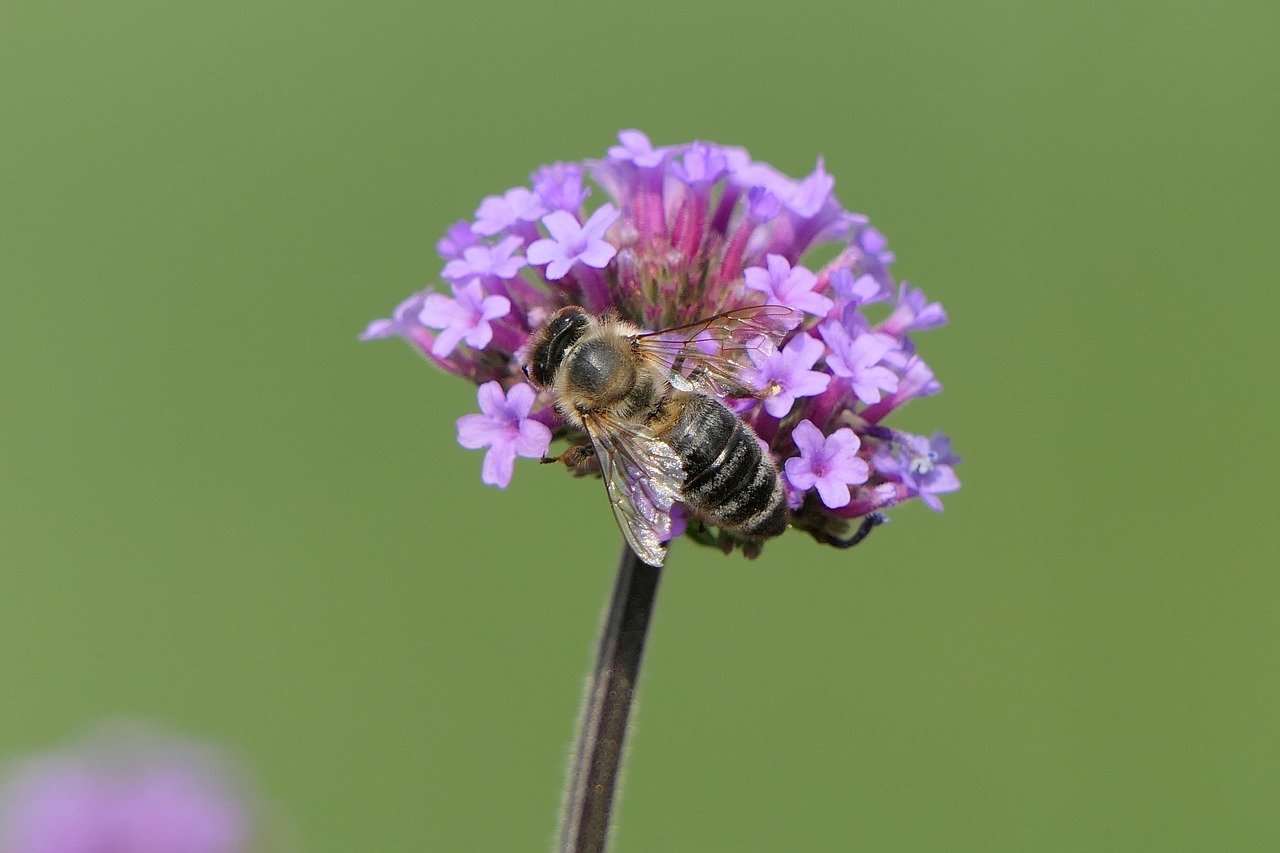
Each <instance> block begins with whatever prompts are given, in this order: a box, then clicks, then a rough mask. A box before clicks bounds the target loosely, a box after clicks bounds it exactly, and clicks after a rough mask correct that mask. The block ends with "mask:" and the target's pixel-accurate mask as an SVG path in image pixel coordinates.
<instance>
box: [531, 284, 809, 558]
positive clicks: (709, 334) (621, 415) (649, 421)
mask: <svg viewBox="0 0 1280 853" xmlns="http://www.w3.org/2000/svg"><path fill="white" fill-rule="evenodd" d="M798 319H799V315H798V314H797V313H796V312H794V311H793V310H792V309H790V308H785V307H783V306H779V305H761V306H756V307H753V308H741V309H738V310H736V311H728V312H725V313H723V314H717V315H715V316H714V317H708V318H706V319H704V320H699V321H697V322H695V323H691V324H689V325H686V326H680V327H677V328H672V329H665V330H662V331H658V332H644V331H643V330H641V329H640V328H638V327H636V326H634V325H632V324H630V323H627V322H624V321H622V320H619V319H617V318H615V317H613V316H612V315H603V316H596V315H592V314H589V313H587V312H586V311H585V310H584V309H582V308H580V307H578V306H574V305H571V306H569V307H567V308H562V309H561V310H560V311H558V312H557V313H556V314H554V315H553V316H552V317H551V318H550V319H549V320H548V321H547V322H546V323H545V324H544V325H543V326H542V327H541V328H540V329H538V330H537V331H536V332H535V333H534V335H533V337H532V338H531V339H530V343H529V346H528V348H527V350H526V355H527V358H526V362H527V363H526V364H525V366H524V372H525V374H526V375H527V376H528V377H529V379H530V380H531V381H532V382H533V384H534V385H536V386H537V387H538V388H540V389H543V390H545V391H547V392H549V393H550V394H551V396H552V397H553V398H554V400H555V404H556V409H557V410H558V411H559V412H560V414H561V416H563V417H564V419H565V420H566V421H567V422H568V423H569V424H571V425H573V426H575V427H579V428H581V429H582V430H584V431H585V432H586V434H587V435H588V437H589V438H590V444H585V443H584V444H582V445H578V446H576V447H571V448H570V449H569V450H567V451H565V453H563V454H562V455H561V456H559V457H556V458H557V459H559V460H560V461H563V462H565V464H567V465H569V466H570V467H574V468H577V469H578V470H580V471H581V470H583V469H584V468H586V467H587V466H588V465H591V464H594V463H598V464H599V467H600V472H601V474H602V475H603V477H604V482H605V488H606V490H607V491H608V494H609V504H610V506H611V507H612V509H613V515H614V518H615V519H616V520H617V522H618V527H619V528H621V530H622V533H623V535H624V536H625V537H626V539H627V542H628V543H629V544H630V546H631V548H632V550H634V551H635V553H636V555H637V556H639V557H640V559H642V560H644V561H645V562H646V563H648V564H650V565H652V566H661V565H662V563H663V560H664V559H665V558H666V543H667V540H668V539H670V538H671V537H670V532H671V518H670V512H671V507H672V505H673V504H674V503H675V502H677V501H680V502H682V503H683V504H684V506H685V507H686V508H687V509H688V511H689V512H690V514H692V515H693V516H695V517H696V518H698V519H699V520H701V521H702V522H704V523H706V524H708V525H713V526H718V527H720V528H722V529H723V530H725V531H728V532H729V533H732V534H734V535H735V536H737V537H738V538H739V539H742V540H744V541H746V542H747V543H754V544H756V545H757V546H758V543H760V542H762V541H763V540H764V539H766V538H768V537H770V536H777V535H779V534H781V533H782V532H784V531H785V530H786V529H787V524H788V514H787V501H786V493H785V491H784V490H783V486H782V479H781V477H780V476H779V475H778V466H777V464H776V463H775V462H774V461H773V458H772V457H771V456H770V455H769V453H768V452H767V451H765V450H763V449H762V447H761V444H760V440H759V439H758V438H757V437H756V434H755V432H753V431H752V429H751V428H750V427H749V426H747V425H746V424H745V423H743V422H742V421H741V420H740V419H739V418H738V417H737V416H736V415H735V414H734V413H733V412H732V411H731V410H730V409H729V407H728V406H726V405H725V404H724V403H723V402H721V400H720V398H721V397H747V396H752V397H762V396H766V395H767V393H768V392H767V391H764V392H762V391H759V390H757V389H754V388H751V387H749V386H748V385H747V384H746V382H745V381H744V380H743V379H742V378H741V376H742V372H743V370H744V369H745V368H747V367H749V366H750V365H751V362H750V359H749V354H750V352H751V351H752V350H757V351H762V352H769V351H772V349H773V348H774V347H775V346H776V345H777V343H778V341H780V340H781V338H782V337H783V336H784V335H785V334H786V332H787V330H788V329H790V328H792V327H794V326H795V325H796V324H797V322H798ZM593 460H594V461H593ZM544 461H554V460H544Z"/></svg>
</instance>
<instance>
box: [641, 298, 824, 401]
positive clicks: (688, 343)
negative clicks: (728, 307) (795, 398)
mask: <svg viewBox="0 0 1280 853" xmlns="http://www.w3.org/2000/svg"><path fill="white" fill-rule="evenodd" d="M801 319H802V315H801V313H800V312H799V311H795V310H793V309H791V308H787V307H785V306H782V305H755V306H752V307H750V308H739V309H737V310H735V311H725V312H724V313H723V314H716V315H715V316H713V317H707V318H706V319H703V320H699V321H697V322H696V323H690V324H689V325H687V326H678V327H676V328H674V329H663V330H662V331H659V332H649V333H646V334H643V335H636V336H635V338H634V339H633V340H634V341H635V344H636V347H637V349H638V350H639V352H640V354H641V355H642V356H643V357H645V358H648V359H652V360H654V361H656V362H658V363H659V364H661V365H662V367H663V368H665V369H666V370H667V372H668V374H669V379H670V381H671V385H672V386H673V387H674V388H676V389H677V390H680V391H701V392H703V393H706V394H713V395H715V396H717V397H761V396H765V395H767V394H768V391H767V390H761V389H758V388H753V387H751V386H750V385H749V384H748V383H747V382H746V381H745V380H744V379H743V378H742V377H743V373H744V372H747V371H750V370H752V369H753V368H754V366H755V365H754V363H753V362H752V360H751V353H752V352H756V353H758V354H760V355H765V356H767V355H770V354H771V353H773V352H774V351H775V350H776V349H777V346H778V344H779V343H780V342H781V341H782V339H783V338H784V337H786V335H787V332H789V331H791V330H792V329H794V328H795V327H796V326H798V325H799V324H800V320H801Z"/></svg>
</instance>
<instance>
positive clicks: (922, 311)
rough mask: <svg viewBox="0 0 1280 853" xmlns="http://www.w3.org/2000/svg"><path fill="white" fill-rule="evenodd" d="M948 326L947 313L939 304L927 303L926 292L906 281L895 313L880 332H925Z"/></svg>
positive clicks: (881, 326) (882, 324)
mask: <svg viewBox="0 0 1280 853" xmlns="http://www.w3.org/2000/svg"><path fill="white" fill-rule="evenodd" d="M946 324H947V312H946V311H944V310H942V306H941V305H939V304H938V303H937V302H929V303H926V302H925V297H924V291H923V290H921V289H919V288H918V287H911V286H909V285H908V284H907V283H906V282H905V281H904V282H903V283H902V284H901V285H899V287H898V304H897V305H896V306H894V309H893V313H892V314H890V315H889V317H888V318H887V319H886V320H885V321H884V322H883V323H881V324H880V331H881V332H884V333H885V334H888V335H901V334H905V333H907V332H923V331H926V330H928V329H936V328H938V327H940V326H945V325H946Z"/></svg>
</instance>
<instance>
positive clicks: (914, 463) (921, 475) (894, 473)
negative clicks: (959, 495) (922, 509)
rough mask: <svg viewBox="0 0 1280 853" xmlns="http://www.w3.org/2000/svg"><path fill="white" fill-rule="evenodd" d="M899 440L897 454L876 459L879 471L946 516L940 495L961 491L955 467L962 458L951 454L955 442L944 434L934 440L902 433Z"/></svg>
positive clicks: (889, 452) (880, 454) (878, 455)
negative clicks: (897, 481) (943, 512)
mask: <svg viewBox="0 0 1280 853" xmlns="http://www.w3.org/2000/svg"><path fill="white" fill-rule="evenodd" d="M899 438H900V440H901V441H900V444H899V445H898V447H897V449H896V450H891V449H887V448H886V449H883V450H881V451H879V452H878V453H876V455H875V456H874V457H873V461H874V463H875V466H876V470H877V471H879V472H881V473H882V474H884V475H885V476H886V477H890V478H893V479H898V480H900V481H901V482H902V483H903V484H905V485H906V486H907V488H908V489H910V490H911V493H912V494H914V495H916V496H917V497H919V498H920V500H921V501H923V502H924V505H925V506H927V507H929V509H931V510H933V511H935V512H942V500H941V499H939V498H938V495H939V494H945V493H946V492H954V491H956V490H957V489H959V488H960V478H959V477H957V476H956V472H955V469H953V468H952V467H951V466H953V465H955V464H956V463H958V462H959V461H960V457H959V456H956V455H955V454H953V453H952V452H951V439H950V438H948V437H947V436H945V435H943V434H942V433H941V432H935V433H934V434H933V437H932V438H925V437H924V436H920V435H911V434H909V433H899Z"/></svg>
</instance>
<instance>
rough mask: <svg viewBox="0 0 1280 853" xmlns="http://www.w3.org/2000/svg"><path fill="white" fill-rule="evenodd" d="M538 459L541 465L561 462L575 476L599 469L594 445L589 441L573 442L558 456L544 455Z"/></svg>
mask: <svg viewBox="0 0 1280 853" xmlns="http://www.w3.org/2000/svg"><path fill="white" fill-rule="evenodd" d="M539 461H540V462H542V464H543V465H549V464H551V463H552V462H563V463H564V466H565V467H566V468H568V469H569V470H570V471H572V472H573V473H574V476H577V477H583V476H586V475H587V474H594V473H595V472H597V471H599V470H600V462H599V461H598V460H597V459H596V447H595V445H594V444H592V443H591V442H589V441H584V442H583V443H582V444H575V445H573V446H572V447H570V448H568V449H566V450H565V452H564V453H561V454H560V455H559V456H550V457H548V456H544V457H542V459H540V460H539Z"/></svg>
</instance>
